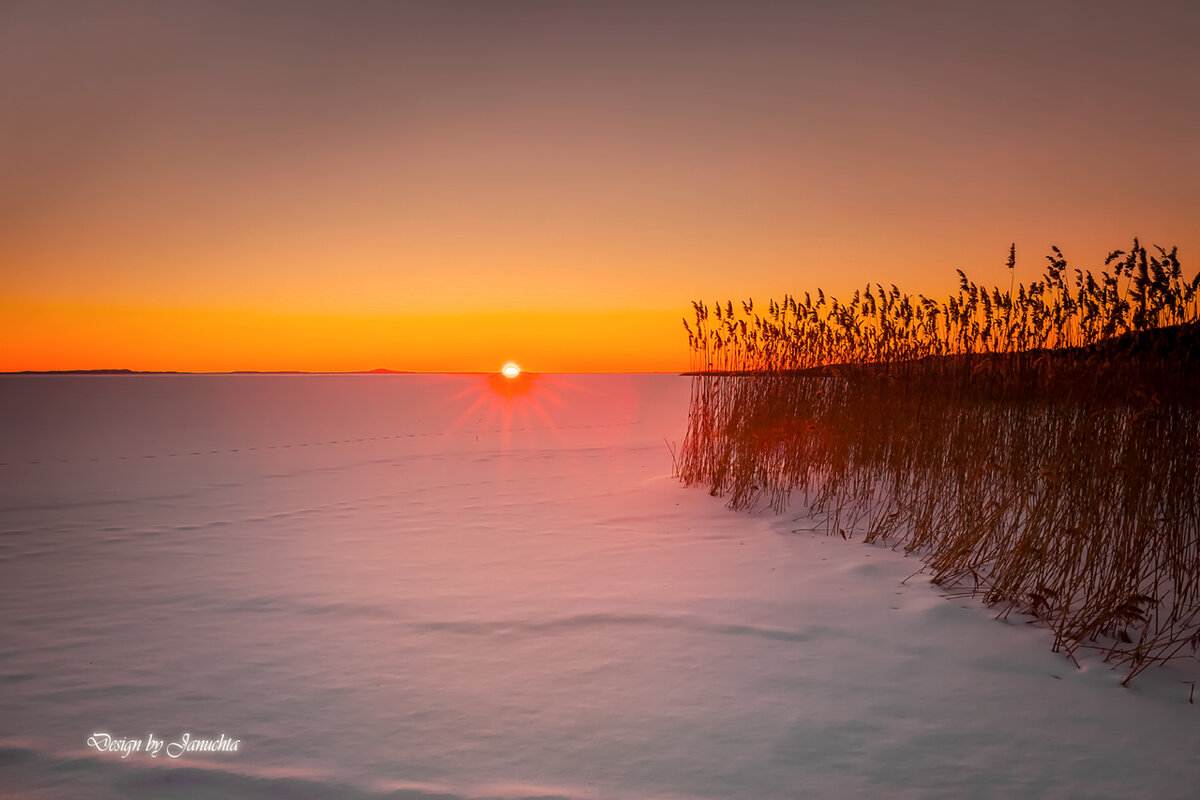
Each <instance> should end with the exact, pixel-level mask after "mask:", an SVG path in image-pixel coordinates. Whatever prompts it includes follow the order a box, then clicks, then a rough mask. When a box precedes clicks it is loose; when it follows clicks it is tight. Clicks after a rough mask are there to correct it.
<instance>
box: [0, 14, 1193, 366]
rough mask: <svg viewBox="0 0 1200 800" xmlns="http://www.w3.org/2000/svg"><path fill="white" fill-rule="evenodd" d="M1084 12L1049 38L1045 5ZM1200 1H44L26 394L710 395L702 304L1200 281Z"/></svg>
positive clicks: (34, 72)
mask: <svg viewBox="0 0 1200 800" xmlns="http://www.w3.org/2000/svg"><path fill="white" fill-rule="evenodd" d="M1045 5H1052V8H1045V7H1043V6H1045ZM1197 40H1200V14H1198V13H1197V11H1196V10H1195V8H1194V6H1193V5H1192V4H1190V3H1168V2H1160V3H1149V4H1141V5H1137V6H1136V7H1135V6H1134V5H1133V4H1127V3H1109V2H1101V3H1095V2H1092V3H1077V4H1072V3H1055V4H1043V3H1024V2H1012V3H1004V4H972V3H957V2H938V3H932V2H916V3H905V4H896V3H852V2H847V3H816V2H814V3H779V2H763V3H688V4H679V3H654V2H649V3H593V4H584V3H552V2H536V3H533V2H511V3H469V2H468V3H425V2H397V3H388V4H384V3H356V4H349V5H346V4H339V3H333V2H328V3H317V2H289V3H271V2H261V3H253V4H246V3H225V2H204V3H199V2H196V3H187V2H181V3H171V4H164V3H148V2H147V3H139V2H129V3H120V4H95V3H71V2H66V3H42V2H26V3H20V2H18V3H11V4H5V5H4V6H3V7H0V107H3V108H4V109H5V125H4V130H3V132H2V133H0V137H3V143H4V146H3V147H0V176H2V180H0V269H2V270H3V274H2V276H0V277H2V279H3V290H2V292H0V341H3V342H4V345H3V347H2V348H0V370H24V369H87V368H113V367H125V368H132V369H179V370H199V371H217V370H236V369H262V370H273V369H300V370H358V369H371V368H375V367H388V368H392V369H412V370H491V369H497V368H498V367H499V366H500V364H502V363H503V362H504V361H505V360H508V359H514V360H517V361H519V362H521V363H522V364H523V365H524V366H525V367H526V368H527V369H531V370H541V371H623V370H635V371H640V370H670V371H674V370H681V369H686V368H687V366H688V354H687V352H686V337H685V335H684V334H683V331H682V327H681V326H680V324H679V318H680V317H681V316H683V315H684V314H687V313H688V312H689V310H690V300H692V299H693V298H697V299H706V300H709V301H711V300H715V299H718V298H721V299H724V298H734V299H739V298H743V297H748V296H753V297H756V298H758V299H760V300H765V299H766V297H768V296H772V295H773V296H776V297H778V296H780V295H782V294H783V293H784V292H803V291H805V290H806V289H813V288H815V287H816V286H821V287H823V288H825V289H826V290H827V291H832V292H834V293H837V294H848V293H851V292H852V291H853V289H854V288H856V287H858V286H860V285H861V284H862V283H865V282H867V281H872V282H876V281H878V282H881V283H885V284H887V283H897V284H900V285H901V286H902V287H904V288H906V289H908V290H911V291H920V292H925V293H943V292H948V291H950V290H952V289H953V288H954V286H955V284H956V276H955V275H954V269H956V268H959V267H962V268H964V269H966V270H967V271H968V272H969V273H971V274H972V276H973V277H976V278H977V279H982V280H992V281H1004V282H1005V283H1006V282H1007V281H1006V276H1005V275H1004V274H1003V273H1004V262H1005V259H1006V257H1007V254H1008V244H1009V242H1011V241H1015V242H1016V243H1017V248H1018V274H1019V278H1023V279H1026V280H1028V279H1032V278H1033V277H1035V275H1036V272H1037V270H1039V269H1040V266H1041V264H1042V263H1043V256H1044V255H1045V253H1046V252H1047V251H1048V249H1049V246H1050V245H1051V244H1057V245H1059V246H1060V247H1062V248H1063V250H1064V251H1065V253H1066V255H1067V256H1068V258H1069V259H1071V260H1072V262H1078V263H1079V264H1080V265H1083V266H1093V267H1095V266H1098V265H1099V263H1100V262H1101V261H1102V260H1103V256H1104V254H1105V253H1106V252H1107V251H1108V250H1110V249H1114V248H1117V247H1124V246H1127V245H1128V243H1129V241H1130V239H1131V238H1132V237H1133V236H1134V235H1138V236H1140V237H1142V240H1143V241H1144V242H1148V243H1155V242H1156V243H1160V244H1163V245H1165V246H1171V245H1178V246H1179V247H1180V256H1181V259H1182V261H1183V264H1184V267H1185V269H1186V270H1187V271H1188V272H1189V274H1191V273H1193V272H1194V271H1195V269H1196V268H1197V266H1198V264H1200V233H1198V231H1197V225H1196V220H1197V219H1200V78H1198V77H1197V76H1200V55H1198V54H1197V52H1196V48H1195V47H1194V42H1195V41H1197Z"/></svg>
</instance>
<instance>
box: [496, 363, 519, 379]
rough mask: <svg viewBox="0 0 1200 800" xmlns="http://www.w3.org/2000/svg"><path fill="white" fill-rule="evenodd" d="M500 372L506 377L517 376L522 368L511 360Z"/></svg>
mask: <svg viewBox="0 0 1200 800" xmlns="http://www.w3.org/2000/svg"><path fill="white" fill-rule="evenodd" d="M500 372H501V373H502V374H503V375H504V377H506V378H515V377H517V376H518V375H520V374H521V368H520V367H519V366H517V365H516V364H514V363H512V362H511V361H510V362H508V363H507V364H505V365H504V368H503V369H501V370H500Z"/></svg>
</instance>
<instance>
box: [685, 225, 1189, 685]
mask: <svg viewBox="0 0 1200 800" xmlns="http://www.w3.org/2000/svg"><path fill="white" fill-rule="evenodd" d="M1048 261H1049V265H1048V267H1047V269H1046V273H1045V275H1044V276H1042V278H1041V279H1040V280H1038V281H1036V282H1034V283H1033V284H1031V285H1029V286H1025V285H1017V284H1016V283H1015V281H1014V282H1013V284H1012V286H1011V287H1010V288H1009V290H1008V291H1001V290H1000V289H999V288H983V287H979V286H976V285H975V284H973V283H971V282H970V281H968V280H967V278H966V276H965V275H962V273H960V285H959V289H958V292H957V293H956V294H955V295H954V296H952V297H950V298H948V299H947V300H944V301H934V300H931V299H929V298H926V297H922V296H916V297H911V296H908V295H905V294H903V293H901V292H900V291H899V289H897V288H896V287H891V288H890V289H884V288H883V287H882V286H879V285H876V286H875V288H874V290H872V289H871V288H870V287H868V288H867V289H866V290H864V291H861V292H858V293H856V294H855V296H854V298H853V299H852V300H851V302H850V303H848V304H847V303H840V302H838V301H837V300H834V299H832V298H827V297H826V296H825V295H824V293H823V292H821V291H820V290H818V291H817V294H816V297H815V298H814V297H813V296H812V295H810V294H806V295H805V296H804V299H803V301H801V300H800V299H799V298H795V297H785V298H784V299H783V301H781V302H778V303H777V302H771V303H770V304H769V305H768V308H767V313H766V314H765V315H760V314H756V313H755V310H754V307H753V304H752V303H751V302H746V303H743V304H741V305H740V308H737V309H735V308H734V306H733V304H732V303H726V304H725V305H724V306H720V305H718V306H714V307H712V308H709V307H707V306H705V305H702V304H699V303H696V304H694V305H695V312H696V314H695V320H694V321H693V322H692V323H691V324H689V323H688V322H687V321H686V320H685V322H684V325H685V327H686V328H687V330H688V336H689V340H690V343H691V347H692V353H693V359H694V360H693V365H694V369H695V370H696V373H697V374H696V377H695V378H694V384H693V394H692V408H691V413H690V417H689V426H688V433H687V436H686V438H685V440H684V443H683V446H682V448H681V450H680V453H679V455H678V460H677V470H678V472H679V475H680V476H681V477H682V479H683V480H684V481H685V482H687V483H688V484H691V485H705V486H707V487H709V488H710V489H711V492H712V493H713V494H715V495H723V496H727V497H728V498H729V502H730V505H731V506H732V507H734V508H750V507H753V506H757V505H760V504H764V503H767V504H770V505H771V506H772V507H773V508H774V509H775V510H776V511H783V510H784V509H785V508H786V507H787V505H788V502H789V498H790V497H791V496H792V495H793V494H799V495H801V496H803V498H804V499H805V501H806V502H807V503H808V504H809V505H810V507H811V510H812V511H813V512H815V513H818V514H823V515H824V516H825V518H826V520H827V524H828V530H829V532H830V533H834V534H837V533H840V534H841V535H844V536H847V537H851V536H863V537H864V538H866V539H867V540H868V541H876V542H886V543H888V544H891V545H892V546H895V547H901V548H904V549H905V550H906V551H909V552H913V553H916V554H919V555H920V556H921V557H922V558H923V559H924V560H925V562H926V565H927V568H928V570H929V571H930V573H931V575H932V579H933V580H934V582H935V583H938V584H939V585H941V586H943V587H946V588H947V589H948V590H950V591H953V592H961V593H964V594H971V595H976V596H979V597H981V598H982V599H983V600H984V601H985V602H987V603H989V604H991V605H993V606H996V607H997V608H998V609H999V613H1000V614H1001V615H1007V614H1010V613H1012V612H1019V613H1022V614H1029V615H1032V617H1034V618H1036V619H1038V620H1041V621H1043V622H1044V623H1045V624H1046V625H1048V626H1049V627H1050V628H1051V629H1052V630H1053V632H1054V635H1055V648H1056V649H1061V650H1064V651H1065V652H1067V653H1068V654H1073V653H1074V651H1075V650H1076V649H1077V648H1079V647H1097V648H1100V649H1102V650H1103V652H1104V654H1105V656H1106V657H1107V658H1108V659H1110V660H1111V661H1113V662H1114V663H1115V664H1116V665H1120V666H1123V667H1125V668H1127V669H1128V671H1129V672H1128V675H1127V676H1126V681H1128V680H1129V679H1131V678H1132V677H1133V676H1134V675H1136V674H1137V673H1139V672H1140V671H1142V670H1143V669H1145V668H1146V667H1148V666H1150V665H1151V664H1154V663H1161V662H1164V661H1166V660H1167V659H1169V658H1171V657H1173V656H1175V655H1177V654H1179V653H1181V652H1194V651H1195V649H1196V647H1197V645H1198V644H1200V480H1198V476H1200V413H1198V412H1200V324H1198V323H1197V319H1198V318H1200V314H1198V313H1197V312H1198V308H1197V305H1198V297H1197V287H1198V286H1200V276H1196V277H1195V278H1193V279H1192V280H1190V281H1187V280H1185V279H1184V278H1183V275H1182V270H1181V269H1180V266H1179V262H1178V259H1177V258H1176V254H1175V252H1174V251H1171V252H1167V251H1164V250H1161V249H1156V251H1155V253H1154V254H1153V255H1152V254H1150V253H1149V252H1147V251H1146V250H1145V249H1144V248H1142V247H1141V246H1140V245H1139V244H1138V243H1137V241H1136V240H1135V241H1134V244H1133V247H1132V248H1131V249H1130V250H1129V251H1128V252H1124V251H1117V252H1115V253H1113V254H1111V255H1110V256H1109V258H1108V260H1107V261H1106V263H1105V268H1106V269H1105V270H1104V271H1101V272H1100V275H1099V277H1098V278H1097V277H1095V276H1094V275H1093V274H1092V273H1091V272H1088V271H1081V270H1074V271H1072V272H1069V271H1068V266H1067V263H1066V260H1065V259H1064V258H1063V256H1062V254H1061V253H1060V252H1059V251H1058V250H1057V248H1055V249H1054V250H1053V253H1052V255H1050V256H1049V257H1048ZM1009 267H1010V269H1015V253H1013V252H1011V251H1010V255H1009ZM1110 270H1111V271H1110ZM1068 275H1072V278H1071V279H1070V280H1068ZM739 312H740V313H739Z"/></svg>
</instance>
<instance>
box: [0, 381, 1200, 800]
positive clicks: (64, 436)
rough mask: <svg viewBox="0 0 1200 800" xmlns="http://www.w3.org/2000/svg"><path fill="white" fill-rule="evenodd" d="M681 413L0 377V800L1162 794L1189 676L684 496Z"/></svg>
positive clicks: (480, 385)
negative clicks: (1060, 648) (1129, 667)
mask: <svg viewBox="0 0 1200 800" xmlns="http://www.w3.org/2000/svg"><path fill="white" fill-rule="evenodd" d="M689 388H690V384H689V380H688V379H687V378H681V377H675V376H668V375H547V376H540V377H536V376H535V377H533V378H531V379H529V380H527V381H526V382H525V383H523V384H520V385H513V384H509V383H501V382H500V381H497V380H495V379H489V378H487V377H485V376H418V375H370V376H122V377H96V376H54V377H3V378H0V413H2V422H0V610H2V612H3V613H2V616H0V634H2V635H0V689H2V695H0V697H2V700H0V797H21V798H98V799H100V800H103V799H104V798H131V797H132V798H168V799H169V798H227V797H228V798H282V797H288V798H305V799H306V800H315V799H317V798H321V799H323V798H393V799H394V800H399V799H400V798H403V799H404V800H434V798H444V799H445V800H450V799H451V798H470V799H471V800H477V799H478V798H505V800H515V799H516V798H534V797H538V798H547V797H554V798H570V799H571V800H607V799H612V800H625V799H629V800H633V799H645V798H672V799H675V800H682V799H683V798H711V799H712V800H731V799H733V798H746V800H771V799H772V798H801V797H849V796H865V797H888V798H895V797H899V798H906V797H912V798H917V797H945V798H962V797H1087V798H1100V797H1113V798H1127V797H1153V798H1172V797H1175V798H1184V797H1188V798H1192V797H1195V796H1196V793H1197V791H1198V789H1197V787H1200V705H1191V704H1189V703H1188V695H1189V690H1190V688H1191V686H1190V684H1188V683H1186V681H1195V680H1197V679H1198V678H1200V669H1198V668H1197V667H1198V665H1197V662H1195V661H1187V662H1182V663H1179V664H1177V665H1176V666H1173V667H1171V668H1167V669H1152V670H1150V671H1149V672H1147V673H1145V674H1144V675H1142V676H1140V677H1139V678H1138V679H1137V680H1136V681H1135V682H1134V684H1133V686H1132V687H1131V688H1128V689H1125V688H1121V687H1120V686H1119V683H1120V680H1121V677H1122V675H1120V674H1118V673H1114V672H1112V671H1110V670H1109V669H1108V667H1107V666H1106V665H1104V664H1101V663H1099V662H1097V661H1085V662H1084V664H1083V669H1076V667H1075V666H1074V665H1073V664H1071V663H1070V662H1068V661H1066V660H1064V659H1063V658H1062V657H1061V656H1059V655H1055V654H1054V653H1051V652H1050V651H1049V642H1050V637H1049V634H1047V633H1046V632H1045V631H1044V630H1039V629H1038V628H1036V627H1034V626H1030V625H1025V624H1023V623H1022V621H1021V620H1019V619H1016V618H1014V620H1013V621H1012V622H1011V623H1007V624H1006V623H1001V622H997V621H994V620H993V619H992V614H991V613H990V612H989V611H988V610H987V609H985V608H982V607H980V606H978V605H977V604H975V603H973V602H971V601H963V600H950V599H946V598H944V597H942V596H941V595H940V593H939V592H938V590H937V589H936V587H932V586H930V585H929V583H928V581H927V580H925V579H922V578H921V576H917V577H914V578H912V579H911V580H909V581H908V582H907V583H902V581H904V579H905V578H907V577H909V576H910V575H911V574H912V573H913V572H914V571H916V570H917V569H918V568H919V567H920V564H919V563H918V562H917V561H916V560H914V559H912V558H905V557H903V556H902V555H900V554H897V553H894V552H892V551H890V550H887V549H884V548H878V547H868V546H866V545H863V544H861V543H859V542H855V541H850V542H846V541H843V540H842V539H840V538H829V537H826V536H824V535H823V533H821V532H811V531H810V530H809V529H810V528H812V527H814V525H816V523H815V522H813V521H811V520H808V519H806V518H805V517H804V516H803V515H802V514H800V513H799V512H797V513H794V514H787V515H782V516H775V515H772V514H770V513H765V514H754V515H747V514H738V513H733V512H730V511H728V510H727V509H725V508H724V507H723V505H722V502H721V500H720V499H718V498H713V497H710V496H709V495H708V494H707V493H706V492H704V491H702V490H695V489H685V488H682V487H681V486H679V485H678V483H677V482H676V481H675V480H674V479H672V477H671V475H670V473H671V457H670V452H669V450H668V447H667V444H666V442H667V441H674V442H678V441H679V440H680V439H681V437H682V433H683V429H684V426H685V422H686V417H687V404H688V394H689ZM95 734H108V735H110V736H111V737H113V739H112V742H111V743H110V746H111V747H116V746H119V740H120V739H122V738H124V739H126V740H128V741H127V748H128V747H131V746H133V745H136V746H137V747H138V748H139V749H137V750H133V751H131V752H128V753H127V754H126V755H125V756H124V757H123V754H122V753H121V752H119V751H113V750H105V751H101V750H99V749H97V747H95V746H89V743H88V742H89V739H92V740H93V742H96V743H97V744H101V743H102V742H103V737H99V738H97V737H96V736H95ZM151 734H152V735H153V736H154V739H155V740H156V741H159V742H162V743H163V749H162V750H161V751H160V752H159V753H158V754H157V755H151V753H149V752H147V750H146V749H145V748H146V744H147V737H148V736H150V735H151ZM185 735H187V736H188V737H189V740H196V739H202V740H220V737H222V736H224V737H225V738H224V742H225V743H226V744H225V745H224V746H226V747H229V746H232V745H231V743H232V742H235V741H236V742H237V749H236V750H229V749H226V750H222V751H217V752H196V751H187V750H184V752H182V753H180V754H178V757H172V756H171V755H169V754H168V750H171V749H172V748H171V745H177V744H179V743H182V742H183V737H184V736H185ZM178 750H179V748H178V747H175V748H174V751H175V752H176V753H178Z"/></svg>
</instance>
